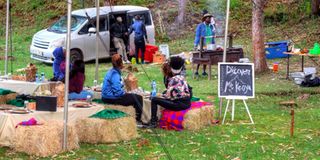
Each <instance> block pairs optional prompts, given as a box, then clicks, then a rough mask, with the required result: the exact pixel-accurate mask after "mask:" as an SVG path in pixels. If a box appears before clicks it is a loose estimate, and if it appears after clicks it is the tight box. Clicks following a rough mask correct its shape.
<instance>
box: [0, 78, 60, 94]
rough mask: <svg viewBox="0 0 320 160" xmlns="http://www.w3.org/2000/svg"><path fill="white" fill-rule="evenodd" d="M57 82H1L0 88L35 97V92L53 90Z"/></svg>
mask: <svg viewBox="0 0 320 160" xmlns="http://www.w3.org/2000/svg"><path fill="white" fill-rule="evenodd" d="M56 83H57V82H44V83H36V82H26V81H16V80H3V79H2V80H0V88H2V89H8V90H11V91H14V92H17V93H19V94H29V95H33V94H34V93H35V92H39V91H44V90H51V88H52V87H54V84H56Z"/></svg>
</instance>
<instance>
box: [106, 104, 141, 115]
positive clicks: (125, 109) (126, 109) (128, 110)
mask: <svg viewBox="0 0 320 160" xmlns="http://www.w3.org/2000/svg"><path fill="white" fill-rule="evenodd" d="M104 108H105V109H115V110H119V111H122V112H124V113H127V114H128V115H130V116H132V117H136V111H135V109H134V108H133V106H121V105H105V107H104Z"/></svg>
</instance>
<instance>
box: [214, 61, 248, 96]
mask: <svg viewBox="0 0 320 160" xmlns="http://www.w3.org/2000/svg"><path fill="white" fill-rule="evenodd" d="M219 70H220V71H219V96H224V97H226V96H243V97H253V94H254V86H253V85H254V84H253V83H254V82H253V76H254V73H253V66H252V64H239V63H221V64H219Z"/></svg>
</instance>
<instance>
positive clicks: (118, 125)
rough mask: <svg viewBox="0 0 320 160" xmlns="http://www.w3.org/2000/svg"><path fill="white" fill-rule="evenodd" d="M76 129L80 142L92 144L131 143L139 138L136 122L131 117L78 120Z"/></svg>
mask: <svg viewBox="0 0 320 160" xmlns="http://www.w3.org/2000/svg"><path fill="white" fill-rule="evenodd" d="M75 128H76V130H77V133H78V136H79V141H80V142H86V143H92V144H96V143H115V142H120V141H129V140H132V139H135V138H137V137H138V132H137V127H136V120H135V118H133V117H131V116H130V117H123V118H117V119H99V118H84V119H78V120H77V121H76V124H75Z"/></svg>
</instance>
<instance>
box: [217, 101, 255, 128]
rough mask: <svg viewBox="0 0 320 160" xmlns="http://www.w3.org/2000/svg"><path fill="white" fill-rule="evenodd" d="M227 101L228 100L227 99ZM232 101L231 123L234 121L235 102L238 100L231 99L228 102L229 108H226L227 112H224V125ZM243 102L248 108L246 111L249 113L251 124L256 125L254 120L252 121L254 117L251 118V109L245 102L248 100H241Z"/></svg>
mask: <svg viewBox="0 0 320 160" xmlns="http://www.w3.org/2000/svg"><path fill="white" fill-rule="evenodd" d="M227 99H228V98H227ZM230 100H232V111H231V121H233V120H234V108H235V100H236V98H230V99H228V101H227V106H226V109H225V112H224V116H223V120H222V124H224V120H225V118H226V115H227V111H228V108H229V103H230ZM241 100H242V101H243V103H244V106H245V107H246V111H247V113H248V115H249V118H250V121H251V124H254V122H253V119H252V116H251V114H250V111H249V107H248V105H247V103H246V101H245V100H246V99H241Z"/></svg>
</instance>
